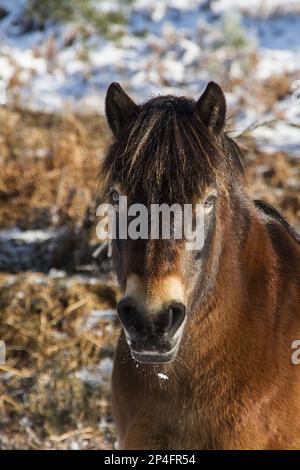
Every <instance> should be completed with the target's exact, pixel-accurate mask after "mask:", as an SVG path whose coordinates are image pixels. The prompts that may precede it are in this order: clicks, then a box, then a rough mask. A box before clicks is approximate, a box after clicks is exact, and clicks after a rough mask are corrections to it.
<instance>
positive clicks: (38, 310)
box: [0, 273, 117, 448]
mask: <svg viewBox="0 0 300 470" xmlns="http://www.w3.org/2000/svg"><path fill="white" fill-rule="evenodd" d="M116 295H117V292H116V290H115V288H114V287H113V286H112V285H110V284H101V283H100V282H99V283H97V284H95V285H90V284H88V283H78V281H76V280H73V282H72V281H71V280H70V279H69V280H68V282H67V283H66V280H65V279H50V278H49V276H45V275H41V274H39V273H35V274H32V273H26V274H22V275H21V274H20V275H17V276H12V275H2V278H1V292H0V312H1V313H0V315H1V316H0V322H1V326H0V332H1V333H0V336H1V339H2V340H4V341H5V343H6V347H7V363H6V364H5V365H0V377H1V382H0V410H1V417H2V419H1V424H0V429H1V432H0V447H1V448H11V447H14V448H23V447H24V446H25V447H26V448H45V447H47V448H68V447H69V446H70V445H72V442H74V436H76V442H77V443H78V438H80V439H81V440H82V442H81V444H82V445H83V446H84V447H87V448H107V447H111V446H112V444H113V438H114V434H113V429H112V427H111V424H110V423H111V417H110V401H109V381H108V380H105V378H104V379H103V384H100V385H99V384H95V385H93V384H91V383H89V382H86V381H83V380H81V378H80V377H78V376H76V373H78V372H79V371H82V370H90V371H95V370H96V368H97V364H99V363H100V364H101V360H103V358H111V357H112V353H113V349H114V344H115V341H116V335H117V328H116V325H115V323H114V322H113V323H112V322H111V321H110V322H107V321H106V320H105V319H104V320H103V321H102V320H99V321H98V322H97V324H95V325H94V326H93V328H86V323H87V320H88V318H89V314H90V312H91V311H92V310H95V309H101V310H102V309H104V310H105V309H111V308H114V307H115V303H116ZM106 360H107V359H106ZM101 423H102V425H101V426H99V424H101ZM86 434H87V435H86ZM12 435H14V437H13V439H11V437H12ZM80 436H81V437H80Z"/></svg>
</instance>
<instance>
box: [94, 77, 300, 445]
mask: <svg viewBox="0 0 300 470" xmlns="http://www.w3.org/2000/svg"><path fill="white" fill-rule="evenodd" d="M208 87H209V93H208V92H207V90H206V92H205V93H204V94H203V95H202V97H201V98H200V100H199V101H198V102H197V103H195V102H194V101H191V100H187V99H185V98H175V97H172V96H167V97H159V98H155V99H152V100H150V101H149V102H147V103H146V104H144V105H142V106H137V105H135V104H134V103H133V101H132V100H130V99H129V97H127V95H125V93H124V92H123V90H122V89H121V88H120V87H119V85H116V84H113V85H111V88H110V90H109V92H108V97H107V115H108V120H109V123H110V125H111V128H112V130H113V132H114V140H113V143H112V145H111V146H110V148H109V149H108V152H107V155H106V157H105V159H104V161H103V165H102V172H101V175H102V177H103V178H104V179H105V185H104V186H105V187H104V194H107V193H108V190H109V187H111V186H115V185H118V186H119V187H121V188H122V191H123V192H124V194H127V195H128V196H129V197H130V198H131V200H132V201H139V202H144V203H146V204H150V203H151V202H160V203H161V202H180V203H183V202H194V201H195V200H199V199H200V200H201V199H202V198H203V197H204V194H205V191H206V189H207V188H208V187H209V186H211V185H213V186H214V187H216V188H217V191H218V196H217V201H216V207H215V213H214V220H213V225H212V226H211V228H210V232H209V234H208V236H207V239H206V244H205V246H204V249H203V250H202V252H201V253H200V254H199V253H193V252H187V251H185V249H184V244H183V243H182V242H180V241H178V242H176V243H170V242H169V241H168V240H150V241H146V240H137V241H133V240H126V241H120V242H117V243H114V247H113V256H114V262H115V266H116V271H117V274H118V278H119V282H120V285H121V288H122V289H123V290H124V291H125V289H126V285H127V281H128V279H130V280H131V281H130V282H131V284H130V286H131V288H132V289H134V288H135V287H136V289H137V290H138V292H139V295H140V298H141V302H145V303H147V301H149V302H150V300H151V302H154V301H155V296H157V298H158V299H160V296H162V293H161V291H160V289H159V286H160V284H162V285H164V286H166V285H167V286H169V284H168V283H167V281H166V279H170V278H171V279H176V282H177V284H176V283H173V284H172V285H173V286H175V287H176V285H177V286H180V288H179V287H178V289H179V290H180V295H181V298H182V297H184V302H185V304H186V305H187V312H188V313H187V321H186V323H185V325H184V331H183V335H182V341H181V344H180V348H179V350H178V354H177V357H176V358H175V360H174V361H173V362H171V363H169V364H163V365H151V364H139V363H137V362H135V361H134V360H133V359H132V357H131V353H130V349H129V346H128V345H127V342H126V341H125V336H124V333H123V332H122V333H121V336H120V340H119V343H118V346H117V350H116V354H115V361H114V371H113V383H112V396H113V412H114V417H115V420H116V424H117V430H118V437H119V445H120V448H122V449H296V448H299V447H300V365H299V366H296V365H293V364H292V362H291V355H292V352H293V350H292V349H291V345H292V343H293V341H294V340H296V339H300V244H299V240H297V237H296V235H295V234H294V233H293V231H292V230H291V229H290V227H289V225H288V224H287V222H286V221H284V219H282V217H281V216H280V214H278V213H277V211H276V210H274V209H272V208H270V206H268V205H266V204H264V203H261V202H256V203H255V202H254V201H252V200H251V199H250V198H249V197H248V195H247V192H246V189H245V187H244V179H243V174H242V169H241V164H240V158H239V155H240V151H239V149H238V147H237V145H236V144H235V143H234V142H233V141H232V140H231V139H229V137H227V135H226V133H225V132H224V130H223V128H224V119H225V100H224V99H223V95H222V92H221V90H220V88H219V87H218V86H217V85H216V84H209V86H208ZM120 97H121V98H120ZM126 97H127V98H128V100H127V99H126ZM201 100H202V101H201ZM118 243H121V245H122V246H118ZM134 279H135V280H136V284H134V282H133V281H132V280H134ZM168 288H169V287H168ZM165 290H166V288H165ZM164 292H165V291H164ZM149 299H150V300H149ZM158 373H163V374H165V375H166V376H167V377H168V379H167V380H164V379H162V378H161V377H159V376H158Z"/></svg>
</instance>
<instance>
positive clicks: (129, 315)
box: [117, 299, 137, 329]
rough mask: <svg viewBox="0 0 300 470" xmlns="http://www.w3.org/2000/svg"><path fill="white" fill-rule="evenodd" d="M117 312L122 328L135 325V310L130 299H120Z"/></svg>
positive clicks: (129, 327)
mask: <svg viewBox="0 0 300 470" xmlns="http://www.w3.org/2000/svg"><path fill="white" fill-rule="evenodd" d="M117 312H118V315H119V318H120V321H121V323H122V325H123V326H124V328H127V329H133V328H135V326H136V321H137V310H136V307H135V305H134V302H133V301H132V300H131V299H123V300H120V302H119V303H118V306H117Z"/></svg>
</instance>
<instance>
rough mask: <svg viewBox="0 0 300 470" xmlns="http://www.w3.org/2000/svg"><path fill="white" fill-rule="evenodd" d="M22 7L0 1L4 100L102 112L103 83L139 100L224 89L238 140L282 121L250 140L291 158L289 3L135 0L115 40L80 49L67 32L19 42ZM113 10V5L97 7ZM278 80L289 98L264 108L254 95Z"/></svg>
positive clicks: (298, 72)
mask: <svg viewBox="0 0 300 470" xmlns="http://www.w3.org/2000/svg"><path fill="white" fill-rule="evenodd" d="M26 1H27V0H17V1H15V2H9V1H8V0H0V7H2V8H3V9H4V10H6V12H7V14H6V15H5V16H4V17H3V19H2V20H1V21H0V77H2V79H3V80H5V81H6V82H7V83H10V84H11V88H9V90H8V93H7V97H8V100H11V101H13V100H14V99H15V96H16V95H17V96H18V101H21V103H22V104H23V105H25V106H27V107H30V108H33V109H40V110H44V111H58V112H61V111H63V110H65V109H66V108H67V109H73V110H75V111H80V112H86V113H87V112H91V111H92V112H99V113H101V112H103V102H104V96H105V91H106V89H107V86H108V85H109V83H111V82H112V81H120V82H121V83H122V84H123V85H124V87H125V88H126V89H127V90H128V91H129V92H130V93H132V95H133V96H134V97H135V98H136V99H138V100H141V101H143V100H145V99H147V98H148V97H150V96H153V95H156V94H158V93H175V94H187V95H190V96H194V97H195V98H196V97H197V96H199V94H200V93H201V91H202V89H203V87H204V85H205V83H206V82H207V81H208V80H210V79H214V80H216V81H219V82H220V83H221V84H222V85H223V86H224V87H225V89H226V87H227V88H228V84H229V83H233V85H230V87H231V89H230V93H228V96H227V98H228V102H229V109H230V111H232V114H234V116H235V120H234V124H233V127H234V128H235V129H236V130H237V133H239V132H241V131H242V130H244V129H245V127H247V126H251V125H252V124H253V123H255V122H256V121H268V122H269V121H272V120H273V119H276V120H279V119H280V120H284V124H282V123H280V124H277V125H274V126H273V127H268V129H267V130H256V131H255V134H254V135H255V137H256V138H257V139H258V141H259V142H260V139H261V146H262V148H265V145H266V142H265V141H266V140H269V139H270V140H272V139H273V137H274V136H275V140H276V142H277V143H276V144H273V145H274V148H277V147H278V146H279V147H278V148H280V149H284V150H286V151H290V149H292V151H293V153H295V154H296V153H297V152H298V151H299V148H300V147H299V146H300V129H299V127H295V124H296V125H297V126H299V125H300V100H292V96H294V95H295V88H293V87H294V86H295V83H296V81H297V80H298V79H300V35H299V34H298V32H299V29H300V4H299V1H298V0H287V1H285V2H282V1H281V0H253V1H252V2H248V1H247V0H237V1H236V0H234V1H233V0H229V1H227V0H226V1H225V0H213V1H210V2H209V1H204V0H168V1H167V0H158V1H155V2H149V1H148V0H147V1H146V0H136V1H134V2H133V3H132V5H131V6H127V10H126V12H127V13H126V14H127V17H128V25H127V26H125V34H124V35H123V36H122V37H121V38H120V39H118V40H112V39H107V38H106V37H104V36H101V35H99V34H95V33H91V34H90V35H89V36H88V37H87V38H86V39H85V40H84V41H83V40H82V39H80V35H79V34H78V25H76V24H74V23H73V24H71V23H69V24H56V25H55V24H53V23H52V24H50V23H49V25H48V26H47V27H46V28H45V30H44V31H33V32H28V33H21V32H20V25H19V23H20V21H19V19H20V17H21V16H22V13H23V11H24V6H25V5H26ZM118 7H120V3H118V2H117V1H115V2H101V3H99V4H97V7H96V8H97V9H98V10H99V9H101V8H102V10H103V11H107V10H109V9H113V10H115V11H116V10H117V9H118ZM70 38H72V40H71V41H70V40H69V39H70ZM253 55H255V57H256V59H255V61H253V60H252V58H253ZM285 73H287V74H289V75H288V80H290V96H288V97H286V98H285V99H284V100H283V101H277V102H275V103H274V106H273V107H272V109H267V107H266V106H265V104H264V103H263V102H262V100H261V97H260V96H256V93H255V89H254V88H253V86H254V85H255V84H259V83H264V81H266V80H268V79H269V78H271V77H272V76H280V75H281V74H285ZM235 82H236V84H234V83H235ZM296 86H297V85H296ZM298 88H300V87H298ZM293 94H294V95H293ZM291 109H292V110H293V111H292V115H293V116H292V118H291ZM290 122H292V123H293V127H291V126H290ZM265 129H266V128H265ZM285 145H287V147H284V148H283V146H285ZM299 153H300V152H299Z"/></svg>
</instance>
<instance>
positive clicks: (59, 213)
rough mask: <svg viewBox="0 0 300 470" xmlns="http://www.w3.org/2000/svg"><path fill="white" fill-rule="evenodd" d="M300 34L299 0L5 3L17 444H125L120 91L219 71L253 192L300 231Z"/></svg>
mask: <svg viewBox="0 0 300 470" xmlns="http://www.w3.org/2000/svg"><path fill="white" fill-rule="evenodd" d="M299 32H300V2H299V1H298V0H285V1H283V0H252V1H249V0H226V1H225V0H211V1H209V0H206V1H205V0H203V1H201V0H156V1H151V0H123V1H122V0H112V1H104V0H60V1H59V0H14V1H13V2H12V1H8V0H7V1H5V0H0V340H2V341H4V342H5V344H6V362H5V363H3V364H0V448H1V449H74V450H75V449H86V448H91V449H111V448H114V447H115V445H116V444H115V431H114V426H113V422H112V418H111V410H110V392H109V389H110V375H111V368H112V357H113V351H114V345H115V342H116V339H117V335H118V323H117V319H116V314H115V306H116V301H117V298H118V290H117V288H116V282H115V278H114V275H113V273H112V271H111V264H110V260H109V259H107V258H106V256H105V249H102V248H103V246H104V245H103V244H101V241H99V240H97V238H96V233H95V226H96V223H97V220H96V217H95V209H96V205H97V186H98V184H99V182H100V183H101V175H98V167H99V161H100V159H101V156H102V153H103V150H104V148H105V145H106V144H107V142H108V140H109V137H110V133H109V130H108V127H107V125H106V123H105V120H104V118H103V108H104V106H103V104H104V97H105V92H106V89H107V86H108V85H109V84H110V83H111V82H112V81H120V82H121V84H122V85H123V87H124V88H125V89H126V91H127V92H129V93H130V94H131V96H132V97H134V98H135V99H136V100H137V101H140V102H142V101H145V100H147V99H148V98H150V97H153V96H156V95H157V94H164V93H173V94H176V95H187V96H190V97H194V98H198V97H199V96H200V94H201V92H202V90H203V87H204V86H205V84H206V82H207V81H209V80H215V81H217V82H218V83H219V84H220V85H221V86H222V87H223V89H224V91H225V92H226V98H227V102H228V120H227V129H228V132H229V133H230V135H231V136H233V137H235V138H236V139H237V142H238V143H239V145H240V146H241V147H242V148H243V149H244V153H245V162H244V165H245V172H246V179H247V183H248V187H249V192H250V193H251V195H253V196H254V197H256V198H263V199H265V200H266V201H268V202H270V203H271V204H273V205H275V207H277V208H278V209H279V210H280V211H282V213H283V215H284V216H285V217H286V218H287V219H288V220H289V222H290V223H292V224H293V225H294V226H295V228H296V229H297V230H298V231H300V34H299ZM95 251H96V254H95Z"/></svg>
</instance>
